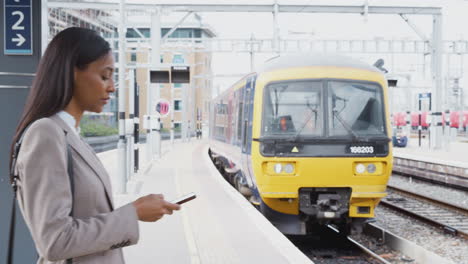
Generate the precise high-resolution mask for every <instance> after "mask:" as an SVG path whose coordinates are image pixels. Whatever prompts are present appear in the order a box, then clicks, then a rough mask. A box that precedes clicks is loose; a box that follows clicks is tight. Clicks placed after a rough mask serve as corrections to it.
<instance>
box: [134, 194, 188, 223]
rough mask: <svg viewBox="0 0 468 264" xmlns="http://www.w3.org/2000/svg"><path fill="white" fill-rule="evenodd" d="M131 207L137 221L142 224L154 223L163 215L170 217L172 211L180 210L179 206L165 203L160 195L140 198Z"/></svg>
mask: <svg viewBox="0 0 468 264" xmlns="http://www.w3.org/2000/svg"><path fill="white" fill-rule="evenodd" d="M133 206H135V208H136V211H137V215H138V220H140V221H143V222H155V221H157V220H159V219H161V218H162V217H163V216H164V215H165V214H169V215H170V214H172V211H174V210H179V209H180V205H178V204H173V203H170V202H167V201H165V200H164V196H163V195H162V194H149V195H146V196H143V197H140V198H138V199H137V200H136V201H134V202H133Z"/></svg>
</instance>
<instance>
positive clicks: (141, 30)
mask: <svg viewBox="0 0 468 264" xmlns="http://www.w3.org/2000/svg"><path fill="white" fill-rule="evenodd" d="M171 27H172V25H171V24H167V25H165V24H164V23H163V24H162V26H161V37H163V36H164V35H165V34H167V32H169V30H170V29H171ZM150 34H151V33H150V29H149V28H145V27H136V28H128V29H127V35H126V37H127V40H128V41H127V50H128V49H130V52H129V54H127V64H128V65H129V66H134V67H135V68H136V76H137V84H138V86H139V88H140V90H139V95H140V98H139V104H140V114H139V118H140V120H143V116H144V115H146V114H147V112H148V93H147V90H146V88H147V87H148V77H149V76H148V64H149V62H150V49H149V47H145V45H144V44H143V43H145V42H144V41H143V43H142V41H141V40H146V42H148V40H149V39H150V37H151V35H150ZM215 36H216V35H215V34H214V32H213V31H212V30H211V29H210V28H209V27H207V26H205V25H200V24H197V23H193V24H184V25H181V26H179V27H178V28H177V29H176V30H175V31H174V32H173V33H172V34H171V35H170V36H168V38H167V39H166V41H165V42H163V43H162V45H161V58H160V60H161V66H162V68H165V69H170V67H171V66H177V65H186V66H189V68H190V83H184V84H182V83H173V84H160V85H159V88H160V98H162V99H164V100H167V101H169V102H170V105H171V110H170V111H171V113H170V114H169V115H168V116H166V117H163V118H162V120H161V121H162V132H163V133H164V132H169V131H170V128H171V121H172V120H173V122H174V129H175V131H176V132H179V131H180V130H181V124H182V111H187V116H188V120H189V128H190V130H191V131H194V130H195V129H198V128H199V129H201V126H202V124H203V123H206V122H207V120H208V111H209V101H210V99H211V94H212V82H211V79H209V78H207V76H211V73H212V70H211V53H208V52H206V51H201V50H198V51H197V45H203V44H202V39H206V38H212V37H215ZM141 65H143V67H140V66H141ZM183 89H187V91H188V100H187V102H184V101H183V97H182V96H183V93H182V91H183ZM151 107H156V106H155V105H152V106H151ZM184 108H187V109H184Z"/></svg>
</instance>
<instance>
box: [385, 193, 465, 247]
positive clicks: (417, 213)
mask: <svg viewBox="0 0 468 264" xmlns="http://www.w3.org/2000/svg"><path fill="white" fill-rule="evenodd" d="M387 190H388V193H389V195H388V196H387V197H386V198H384V199H382V200H381V204H382V205H383V206H386V207H388V208H391V209H394V210H396V211H398V212H401V213H403V214H406V215H408V216H410V217H414V218H417V219H419V220H421V221H424V222H426V223H428V224H431V225H433V226H435V227H438V228H440V229H441V230H443V231H444V232H446V233H449V234H452V235H457V236H461V237H463V238H465V239H468V210H467V209H465V208H462V207H459V206H456V205H452V204H448V203H446V202H444V201H441V200H439V199H436V198H432V197H428V196H425V195H423V194H416V193H413V192H409V191H406V190H403V189H401V188H398V187H395V186H390V185H389V186H388V189H387Z"/></svg>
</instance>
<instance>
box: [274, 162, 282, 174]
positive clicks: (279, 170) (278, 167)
mask: <svg viewBox="0 0 468 264" xmlns="http://www.w3.org/2000/svg"><path fill="white" fill-rule="evenodd" d="M274 169H275V173H278V174H279V173H281V172H282V171H283V165H281V163H276V164H275V167H274Z"/></svg>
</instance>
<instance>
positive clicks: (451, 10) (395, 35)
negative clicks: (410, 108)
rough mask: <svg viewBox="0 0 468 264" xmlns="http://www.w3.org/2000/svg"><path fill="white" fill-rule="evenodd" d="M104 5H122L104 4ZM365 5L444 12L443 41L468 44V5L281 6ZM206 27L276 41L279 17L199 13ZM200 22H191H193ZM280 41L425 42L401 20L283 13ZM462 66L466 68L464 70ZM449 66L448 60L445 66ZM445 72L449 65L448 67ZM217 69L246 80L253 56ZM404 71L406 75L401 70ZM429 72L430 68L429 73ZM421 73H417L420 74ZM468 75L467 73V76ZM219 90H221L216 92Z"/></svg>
mask: <svg viewBox="0 0 468 264" xmlns="http://www.w3.org/2000/svg"><path fill="white" fill-rule="evenodd" d="M102 1H103V2H105V1H107V2H119V1H115V0H114V1H113V0H102ZM126 2H127V3H152V4H158V3H159V4H188V3H191V4H233V5H235V4H273V3H274V0H263V1H261V0H229V1H226V0H225V1H214V0H205V1H187V0H185V1H180V0H172V1H167V0H166V1H159V0H126ZM365 2H368V3H369V5H377V6H389V5H392V6H414V7H426V6H434V7H442V13H443V39H444V40H468V26H467V25H468V16H467V14H468V0H443V1H438V0H423V1H422V0H404V1H400V0H387V1H377V0H325V1H324V0H278V3H279V4H280V5H281V4H291V5H292V4H306V5H356V6H362V5H363V4H364V3H365ZM184 15H185V13H178V12H172V13H168V12H166V13H164V14H163V16H162V22H163V23H170V22H173V23H175V22H177V21H178V20H179V19H180V18H182V17H183V16H184ZM199 15H200V16H201V17H202V21H203V23H204V24H207V25H209V26H210V27H211V28H212V29H213V30H214V32H215V33H216V34H217V36H218V37H219V38H242V39H245V38H250V37H251V36H252V35H253V36H254V37H255V38H272V36H273V16H272V14H271V13H226V12H223V13H199ZM408 17H409V18H410V19H411V21H412V22H413V23H414V24H415V25H416V26H417V28H418V29H419V30H420V31H421V32H423V34H424V35H425V36H427V37H428V38H430V37H431V34H432V18H431V17H430V16H424V15H409V16H408ZM190 20H192V21H195V20H194V18H193V16H190V17H189V18H188V19H187V21H190ZM278 22H279V32H280V38H282V39H297V38H302V39H340V40H348V39H357V40H361V39H376V38H378V39H398V40H402V39H405V40H420V37H419V36H418V35H417V34H416V33H415V32H414V30H413V29H412V28H411V27H410V26H409V25H408V24H407V23H406V22H405V21H404V20H403V19H402V18H401V17H400V16H399V15H372V14H371V15H368V16H363V15H360V14H320V13H303V12H302V13H280V14H279V17H278ZM272 56H273V54H256V56H255V67H256V68H258V67H260V66H261V65H262V64H263V63H264V61H265V60H267V59H268V58H270V57H272ZM378 58H379V57H378V56H377V57H376V55H360V57H359V59H361V60H364V61H366V62H368V63H373V62H374V61H375V60H376V59H378ZM467 59H468V56H467V55H465V56H463V57H462V56H452V57H451V59H450V65H452V66H451V67H452V68H453V69H451V71H461V69H462V67H465V68H466V66H465V65H468V63H467V62H466V60H467ZM462 61H464V62H465V63H464V64H462ZM446 62H447V60H445V59H444V64H446ZM423 63H424V58H423V56H422V55H421V56H419V57H418V56H408V55H396V56H393V57H392V61H389V60H388V56H387V58H386V65H387V68H388V67H390V66H391V67H394V68H391V69H390V70H391V71H394V72H396V73H401V71H406V70H408V69H413V72H409V74H415V75H418V74H417V71H418V70H414V69H421V68H422V66H421V65H422V64H423ZM444 67H445V65H444ZM212 68H213V73H214V74H238V75H239V76H240V75H243V74H246V73H248V72H249V71H250V60H249V56H248V54H240V53H232V54H226V53H223V54H213V61H212ZM399 68H401V69H399ZM428 69H429V68H428ZM415 71H416V72H415ZM464 72H468V71H466V70H465V69H464V68H463V73H464ZM461 77H462V79H461V84H462V86H464V87H468V73H465V74H464V76H461ZM239 78H240V77H234V78H215V79H214V86H215V88H218V87H219V90H221V91H222V90H224V89H226V88H228V87H229V86H230V85H231V84H233V83H234V82H235V81H237V80H238V79H239ZM427 79H428V78H427V76H422V75H421V76H415V77H414V78H413V81H415V82H416V81H420V83H422V84H420V83H418V84H416V85H419V86H420V85H427V83H428V84H429V85H430V83H431V80H430V76H429V80H427ZM215 90H216V89H215ZM467 94H468V93H467Z"/></svg>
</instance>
